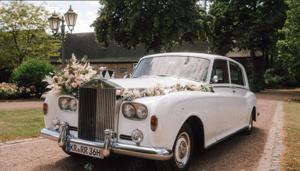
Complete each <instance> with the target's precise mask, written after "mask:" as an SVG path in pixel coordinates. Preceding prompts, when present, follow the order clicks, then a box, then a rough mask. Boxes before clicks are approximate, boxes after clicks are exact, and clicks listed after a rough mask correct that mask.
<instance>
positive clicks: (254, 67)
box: [250, 49, 260, 92]
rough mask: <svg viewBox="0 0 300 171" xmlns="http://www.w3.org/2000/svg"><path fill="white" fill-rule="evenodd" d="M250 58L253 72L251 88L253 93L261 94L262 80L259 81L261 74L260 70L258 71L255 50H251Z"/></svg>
mask: <svg viewBox="0 0 300 171" xmlns="http://www.w3.org/2000/svg"><path fill="white" fill-rule="evenodd" d="M250 57H251V63H252V65H251V70H252V74H251V77H252V78H251V79H250V88H251V91H253V92H259V90H260V88H259V87H260V86H259V85H260V81H259V80H260V79H259V73H258V69H257V65H256V62H255V50H254V49H250Z"/></svg>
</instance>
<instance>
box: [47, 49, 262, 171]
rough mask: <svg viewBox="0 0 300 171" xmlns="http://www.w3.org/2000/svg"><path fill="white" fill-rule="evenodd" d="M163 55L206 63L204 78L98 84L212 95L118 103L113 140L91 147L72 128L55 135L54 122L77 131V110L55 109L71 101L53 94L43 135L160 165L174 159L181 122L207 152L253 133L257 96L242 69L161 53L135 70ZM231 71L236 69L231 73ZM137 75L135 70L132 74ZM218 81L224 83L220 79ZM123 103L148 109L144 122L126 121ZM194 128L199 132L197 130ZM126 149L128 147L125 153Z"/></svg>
mask: <svg viewBox="0 0 300 171" xmlns="http://www.w3.org/2000/svg"><path fill="white" fill-rule="evenodd" d="M166 56H176V57H187V56H188V57H193V58H202V59H206V60H209V65H208V68H207V70H208V72H207V75H206V76H205V78H206V80H204V81H203V80H202V81H197V80H191V79H186V78H181V77H176V76H175V77H174V76H143V77H138V78H128V79H108V80H102V81H104V82H108V83H111V84H113V85H118V87H119V88H120V87H121V88H122V89H138V88H143V89H145V88H153V87H155V86H156V85H157V84H160V85H162V86H167V87H168V86H172V85H175V84H178V83H180V84H181V85H186V84H194V85H210V86H213V88H214V92H203V91H178V92H172V93H166V94H165V95H161V96H151V97H142V98H136V99H133V100H132V101H122V100H118V101H119V103H121V104H120V107H119V108H118V109H117V110H116V111H117V112H116V113H115V114H114V115H115V116H116V117H115V119H114V121H113V122H114V128H113V134H116V135H115V136H113V138H111V137H109V136H108V137H109V139H110V140H109V142H108V143H109V145H108V147H106V145H105V143H106V141H108V140H107V139H106V138H105V139H104V142H99V143H100V144H99V143H98V142H95V143H93V141H91V140H89V141H87V140H81V138H78V131H74V130H72V129H71V130H68V131H69V132H70V133H69V135H67V137H64V136H63V135H62V134H64V133H62V132H63V131H64V129H62V128H60V129H59V130H57V131H55V130H54V125H53V122H55V121H57V120H58V121H59V122H67V123H68V124H69V125H70V126H72V127H78V126H79V117H78V112H79V111H80V110H79V109H78V108H77V110H76V111H75V112H70V111H62V110H61V109H60V107H59V105H58V103H59V102H58V101H59V98H61V97H70V98H73V97H72V96H69V95H60V94H55V93H54V92H52V93H50V95H48V97H47V98H46V100H45V103H46V104H48V111H47V114H46V115H45V128H44V129H43V130H42V131H41V135H42V136H44V137H46V138H49V139H54V140H56V141H59V143H61V144H62V143H63V145H61V147H63V148H66V147H65V144H64V143H65V142H62V140H61V139H65V141H66V142H67V141H74V142H78V143H79V144H85V145H91V146H99V147H101V148H103V149H104V151H105V150H107V151H105V152H104V151H103V153H104V156H108V155H109V154H110V151H112V153H119V154H124V155H132V156H137V157H143V158H149V159H154V160H162V161H164V160H169V159H170V158H172V157H173V156H174V155H175V154H174V149H175V148H176V147H175V144H174V142H176V138H177V136H178V134H179V131H180V129H181V128H182V126H183V125H184V124H185V123H187V124H189V125H190V127H191V128H192V131H193V134H196V133H199V135H193V137H194V138H195V141H196V140H198V141H201V142H200V143H201V144H202V146H203V148H208V147H210V146H211V145H213V144H215V143H217V142H219V141H221V140H223V139H224V138H226V137H228V136H230V135H232V134H234V133H236V132H238V131H240V130H243V129H245V128H246V129H249V130H250V131H251V129H252V120H255V121H256V118H257V115H258V113H257V112H256V97H255V95H254V94H253V93H252V92H251V91H250V90H249V83H248V79H247V75H246V72H245V70H244V68H243V66H242V65H241V64H239V63H238V62H236V61H234V60H232V59H230V58H227V57H222V56H218V55H209V54H198V53H165V54H156V55H149V56H146V57H144V58H142V59H141V60H140V62H139V64H138V65H137V67H139V65H140V63H141V61H143V60H144V59H148V58H153V57H155V58H160V57H166ZM220 60H221V61H220ZM215 61H218V62H219V63H220V65H217V64H216V65H214V63H215ZM218 66H222V68H223V71H221V70H222V68H221V69H220V68H219V69H218ZM234 67H235V68H236V69H237V70H234ZM224 68H225V69H224ZM226 68H227V70H226ZM213 70H214V71H213ZM212 71H213V72H215V73H216V75H218V74H219V77H218V80H221V79H224V80H223V81H224V83H222V82H221V83H220V82H217V83H215V82H212V79H211V78H213V76H214V74H213V73H212ZM224 71H225V72H224ZM135 72H137V71H136V70H135ZM135 72H134V73H133V76H134V75H135ZM231 72H232V73H231ZM220 73H221V75H220ZM222 74H223V75H222ZM220 77H222V78H221V79H220ZM223 77H224V78H223ZM225 77H228V78H225ZM233 77H234V78H233ZM238 77H239V78H238ZM226 79H228V80H226ZM234 82H236V83H237V84H236V83H234ZM117 89H118V88H117ZM169 91H170V90H166V92H169ZM79 101H80V95H79V100H78V99H76V102H77V104H78V103H79ZM125 103H137V104H142V105H144V106H146V108H147V109H148V116H147V117H146V118H145V119H142V120H134V119H128V118H126V117H125V116H124V114H123V112H122V106H123V104H125ZM151 116H156V118H157V122H158V124H157V128H156V129H155V131H153V130H151V125H150V123H151ZM55 118H57V120H55ZM249 119H250V121H251V122H250V121H249ZM250 123H251V125H250ZM137 129H138V130H140V131H141V132H142V134H143V140H142V141H141V142H139V143H136V142H134V141H132V140H130V136H131V134H132V132H133V130H137ZM196 129H199V130H197V131H196ZM121 135H124V136H125V137H126V136H127V139H126V138H121V137H120V136H121ZM128 137H129V139H128ZM58 139H60V140H58ZM97 143H98V144H97ZM198 143H199V142H198ZM120 146H122V148H118V147H120ZM125 147H128V149H126V148H125ZM105 148H107V149H105ZM132 148H134V150H132ZM135 148H136V149H135ZM141 149H144V150H146V151H147V150H150V151H151V150H152V152H153V151H155V152H157V153H156V154H150V153H152V152H149V153H148V152H146V153H147V154H145V153H144V152H141ZM105 153H107V154H105ZM102 158H103V156H102ZM175 158H176V156H175ZM187 167H188V166H187ZM179 168H181V167H179ZM182 168H184V167H182ZM184 169H185V168H184Z"/></svg>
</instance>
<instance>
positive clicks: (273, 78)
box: [265, 68, 297, 89]
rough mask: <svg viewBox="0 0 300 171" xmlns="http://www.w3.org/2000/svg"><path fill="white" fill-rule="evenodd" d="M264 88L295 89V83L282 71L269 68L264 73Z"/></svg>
mask: <svg viewBox="0 0 300 171" xmlns="http://www.w3.org/2000/svg"><path fill="white" fill-rule="evenodd" d="M265 83H266V88H271V89H280V88H295V87H297V81H296V79H295V78H294V77H292V76H291V75H290V74H288V72H285V71H284V69H274V68H270V69H267V70H266V73H265Z"/></svg>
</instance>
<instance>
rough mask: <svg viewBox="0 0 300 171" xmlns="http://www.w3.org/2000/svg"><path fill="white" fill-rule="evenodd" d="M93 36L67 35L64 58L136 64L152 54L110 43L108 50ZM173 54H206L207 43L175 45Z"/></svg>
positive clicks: (138, 48)
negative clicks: (85, 58) (84, 58)
mask: <svg viewBox="0 0 300 171" xmlns="http://www.w3.org/2000/svg"><path fill="white" fill-rule="evenodd" d="M95 40H96V38H95V34H94V33H93V32H92V33H74V34H72V35H68V36H67V38H66V40H65V44H64V45H65V58H66V59H70V58H71V57H72V54H73V53H74V55H75V56H76V57H77V58H78V59H81V58H82V57H83V56H85V55H87V57H88V59H87V60H88V61H90V62H94V63H97V62H104V63H105V62H138V61H139V59H140V58H141V57H143V56H146V55H150V54H153V52H152V51H150V52H149V53H146V52H145V49H144V46H143V45H140V46H138V47H137V48H136V49H131V50H127V49H124V48H123V47H122V46H118V45H116V44H115V43H110V45H109V47H108V48H104V47H103V45H101V44H99V43H97V42H96V41H95ZM173 52H198V53H207V52H208V43H207V42H196V43H195V44H189V43H183V46H179V45H175V46H174V47H173ZM57 60H58V58H57V57H52V58H51V61H52V62H56V61H57Z"/></svg>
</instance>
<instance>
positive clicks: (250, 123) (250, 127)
mask: <svg viewBox="0 0 300 171" xmlns="http://www.w3.org/2000/svg"><path fill="white" fill-rule="evenodd" d="M252 122H253V121H252V115H251V116H250V120H249V125H248V130H249V131H250V130H251V129H252Z"/></svg>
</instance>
